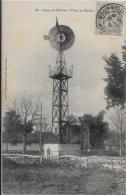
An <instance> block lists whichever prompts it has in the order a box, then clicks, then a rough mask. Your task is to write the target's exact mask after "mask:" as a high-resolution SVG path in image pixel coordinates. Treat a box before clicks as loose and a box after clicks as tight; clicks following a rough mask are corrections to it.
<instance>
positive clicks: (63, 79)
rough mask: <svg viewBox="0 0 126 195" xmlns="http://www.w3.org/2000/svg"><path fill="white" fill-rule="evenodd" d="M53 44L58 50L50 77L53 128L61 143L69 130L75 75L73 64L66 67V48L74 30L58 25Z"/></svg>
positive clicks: (53, 30) (52, 38)
mask: <svg viewBox="0 0 126 195" xmlns="http://www.w3.org/2000/svg"><path fill="white" fill-rule="evenodd" d="M49 40H50V42H51V45H52V46H53V47H54V48H55V49H56V50H57V59H56V64H55V67H54V68H53V67H51V66H49V77H50V78H52V79H53V98H52V130H53V132H54V133H55V134H57V135H59V143H64V140H66V137H67V136H65V134H64V132H66V129H67V130H68V121H69V105H68V80H69V79H70V78H72V76H73V66H70V67H69V68H67V67H66V60H65V56H64V50H65V49H68V48H70V47H71V45H72V44H73V42H74V34H73V31H72V30H71V29H70V28H69V27H68V26H64V25H59V24H58V21H56V26H55V27H53V28H52V29H51V31H50V33H49Z"/></svg>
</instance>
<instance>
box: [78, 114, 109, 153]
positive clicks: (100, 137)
mask: <svg viewBox="0 0 126 195" xmlns="http://www.w3.org/2000/svg"><path fill="white" fill-rule="evenodd" d="M103 119H104V111H102V112H100V113H99V114H98V115H97V116H92V115H90V114H89V115H88V114H85V115H84V116H83V117H80V122H81V125H82V128H84V131H87V129H89V132H90V138H89V139H90V147H91V148H92V149H98V148H102V147H103V146H104V140H105V139H106V138H107V133H108V123H107V122H105V121H104V120H103Z"/></svg>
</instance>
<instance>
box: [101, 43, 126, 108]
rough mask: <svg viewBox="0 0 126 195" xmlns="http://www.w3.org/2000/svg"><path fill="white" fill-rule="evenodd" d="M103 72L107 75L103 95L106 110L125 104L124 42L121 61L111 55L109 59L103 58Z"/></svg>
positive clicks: (125, 48)
mask: <svg viewBox="0 0 126 195" xmlns="http://www.w3.org/2000/svg"><path fill="white" fill-rule="evenodd" d="M103 59H104V61H105V71H106V74H107V77H106V79H104V80H105V81H106V83H107V85H106V87H105V95H106V100H107V108H110V107H115V106H122V107H124V104H125V102H126V98H125V83H126V64H125V62H126V42H125V45H123V46H122V61H121V60H120V58H119V57H118V56H117V55H116V54H114V53H112V54H111V55H110V57H104V58H103Z"/></svg>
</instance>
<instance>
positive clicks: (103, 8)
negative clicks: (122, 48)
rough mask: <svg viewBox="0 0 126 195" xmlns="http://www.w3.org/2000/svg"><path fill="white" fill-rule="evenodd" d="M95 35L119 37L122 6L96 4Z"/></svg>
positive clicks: (121, 29) (116, 4)
mask: <svg viewBox="0 0 126 195" xmlns="http://www.w3.org/2000/svg"><path fill="white" fill-rule="evenodd" d="M95 25H96V33H97V34H102V35H115V36H120V35H122V32H123V25H124V5H122V4H119V3H103V4H102V3H101V2H100V3H99V2H98V3H97V12H96V19H95Z"/></svg>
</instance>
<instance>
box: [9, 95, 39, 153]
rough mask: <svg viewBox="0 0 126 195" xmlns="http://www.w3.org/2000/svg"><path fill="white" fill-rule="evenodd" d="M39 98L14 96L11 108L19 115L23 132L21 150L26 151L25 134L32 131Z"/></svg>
mask: <svg viewBox="0 0 126 195" xmlns="http://www.w3.org/2000/svg"><path fill="white" fill-rule="evenodd" d="M39 104H40V98H37V99H35V98H33V97H31V96H22V97H19V98H16V100H15V101H14V103H13V109H14V110H15V111H16V113H17V114H19V115H20V118H21V123H22V133H23V152H24V153H26V145H27V143H26V142H27V135H28V134H29V133H30V132H32V130H33V125H34V121H35V119H36V117H37V114H38V112H39Z"/></svg>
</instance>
